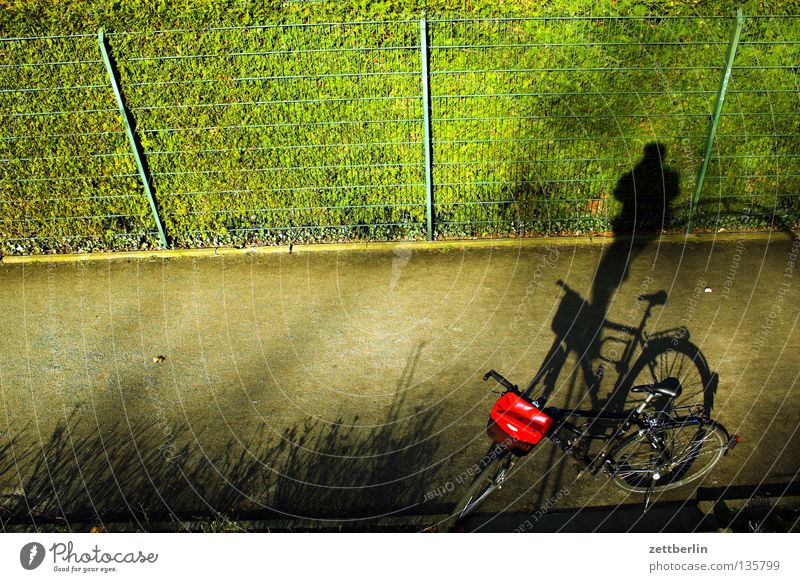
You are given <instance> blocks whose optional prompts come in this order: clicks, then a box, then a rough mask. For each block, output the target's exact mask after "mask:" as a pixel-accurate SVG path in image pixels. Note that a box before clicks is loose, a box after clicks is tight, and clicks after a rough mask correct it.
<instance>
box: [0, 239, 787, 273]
mask: <svg viewBox="0 0 800 582" xmlns="http://www.w3.org/2000/svg"><path fill="white" fill-rule="evenodd" d="M799 234H800V233H792V232H786V231H765V232H742V233H736V232H722V233H719V232H718V233H699V234H662V235H656V236H646V237H639V240H647V241H650V242H652V243H659V244H660V243H679V242H680V243H692V242H696V243H703V242H705V243H708V242H716V241H719V242H725V241H736V240H768V241H771V240H793V239H794V238H796V237H797V236H798V235H799ZM630 239H631V237H629V236H626V237H613V236H574V237H537V238H497V239H453V240H442V241H397V242H352V243H328V244H311V245H308V244H302V245H300V244H298V245H273V246H260V247H243V248H237V247H216V248H207V249H171V250H148V251H120V252H101V253H81V254H77V253H76V254H63V255H56V254H54V255H10V256H0V263H3V264H6V265H21V264H32V263H73V262H82V261H116V260H129V261H130V260H143V259H174V258H184V257H193V258H211V257H219V256H249V255H273V254H281V253H283V254H303V253H317V252H328V253H342V252H370V251H371V252H384V253H385V252H392V251H394V250H395V249H410V250H418V251H422V250H440V251H441V250H450V249H471V248H509V247H519V248H530V247H538V246H547V245H575V246H580V245H606V244H609V243H611V242H612V241H614V240H630Z"/></svg>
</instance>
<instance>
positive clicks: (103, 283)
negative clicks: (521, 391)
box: [0, 238, 800, 529]
mask: <svg viewBox="0 0 800 582" xmlns="http://www.w3.org/2000/svg"><path fill="white" fill-rule="evenodd" d="M799 248H800V243H798V242H797V241H795V242H794V243H793V242H792V241H790V240H786V239H785V238H782V239H780V240H773V241H771V242H770V241H768V240H750V239H746V240H745V239H743V240H740V241H738V242H737V241H735V240H732V241H725V242H720V241H716V242H714V241H711V240H710V241H709V242H703V243H689V244H680V243H668V244H663V243H662V244H658V243H657V242H651V243H650V244H647V245H634V246H633V247H631V246H630V244H629V243H624V242H619V243H618V244H617V245H616V246H615V248H614V249H613V251H609V248H608V246H602V245H596V244H595V245H583V246H580V245H575V244H558V245H555V244H553V245H547V244H546V243H543V244H541V245H539V246H522V247H504V248H480V249H478V248H464V249H445V250H408V249H397V250H395V251H394V252H331V253H294V254H291V255H289V254H288V253H285V254H276V255H253V256H239V257H230V256H228V257H215V258H179V259H163V258H159V259H150V260H126V261H119V262H117V261H109V262H96V263H95V262H88V263H58V264H55V263H54V264H36V265H33V264H27V265H2V266H0V337H2V338H3V341H2V343H0V397H1V398H2V400H0V411H1V412H0V496H1V497H0V520H4V521H5V522H6V523H7V522H9V521H16V522H25V521H26V520H27V521H31V520H33V521H34V522H36V523H48V522H54V523H60V524H63V525H64V526H65V527H69V525H70V523H71V522H75V521H88V522H104V521H108V520H113V519H132V520H133V521H134V523H135V524H137V525H138V526H140V527H142V528H144V529H146V528H147V527H148V523H152V522H155V521H160V522H163V521H174V522H180V521H181V520H185V519H189V518H191V517H202V518H204V519H213V518H214V516H215V515H218V514H224V515H232V516H239V517H240V518H244V517H248V518H253V517H263V516H274V517H295V516H297V517H304V518H307V519H311V520H321V521H320V523H324V524H327V525H330V524H336V523H345V522H349V524H350V526H351V527H352V526H353V525H354V524H358V523H365V524H367V523H369V522H368V521H366V520H369V519H374V518H377V517H380V516H391V515H403V514H413V515H424V514H430V515H435V514H441V513H447V512H448V511H449V509H450V508H451V507H452V504H453V503H455V501H456V499H457V498H458V496H459V494H460V492H462V491H463V490H464V488H465V487H466V486H467V484H468V482H469V479H470V475H471V473H472V471H473V467H474V465H475V463H476V462H478V461H479V459H480V458H481V457H482V455H483V454H484V452H485V451H486V449H487V447H488V445H489V441H488V439H487V437H486V436H485V427H486V420H487V417H488V412H489V409H490V407H491V403H492V402H493V400H494V398H496V394H494V393H493V392H492V390H494V389H495V386H492V385H490V384H488V383H484V382H482V381H481V378H482V376H483V374H484V373H485V372H486V371H487V370H489V369H490V368H494V369H496V370H498V371H500V372H501V373H503V374H504V375H506V376H507V377H508V378H509V379H511V380H512V381H513V382H516V383H519V384H526V383H527V382H528V381H529V380H530V379H531V377H532V376H533V375H534V373H535V372H536V370H537V369H539V367H540V366H541V365H542V363H543V360H545V359H546V355H547V353H548V350H549V349H550V347H551V345H553V342H554V339H555V338H556V337H563V334H567V337H572V336H574V337H575V338H576V339H575V340H574V341H572V340H570V341H568V342H567V344H568V346H569V351H568V353H567V354H566V356H564V358H562V359H560V360H559V361H558V362H557V363H558V364H559V367H558V368H557V369H551V373H550V374H549V375H548V376H547V379H546V380H545V381H543V384H542V385H543V386H546V388H547V389H548V390H549V392H550V393H551V396H550V404H554V405H558V406H581V407H584V408H592V407H595V408H596V407H598V406H603V404H606V405H609V403H611V402H613V403H614V406H622V403H621V402H620V401H619V395H618V394H615V393H614V385H615V381H616V378H617V377H618V375H619V374H623V375H624V374H626V373H629V372H630V370H631V369H633V368H635V366H634V361H635V360H636V354H634V355H633V357H632V358H631V359H630V361H628V362H627V363H625V362H623V363H622V364H615V363H614V361H615V359H616V360H619V358H620V354H621V352H622V349H621V346H622V344H621V343H619V341H616V340H613V339H612V340H609V341H607V342H605V343H604V344H603V347H602V348H601V349H600V351H599V353H597V352H595V351H593V350H594V348H592V347H591V346H593V345H595V344H593V343H592V342H588V343H587V341H585V338H586V337H591V336H592V335H593V334H594V333H595V332H597V331H598V330H599V333H600V334H601V336H602V337H603V338H606V337H617V338H622V337H623V336H624V337H627V338H630V337H632V336H631V333H635V330H636V328H637V326H638V324H639V322H640V320H641V318H642V315H643V314H644V309H645V307H646V302H643V301H637V297H638V295H640V294H642V293H650V294H653V293H655V292H657V291H660V290H665V291H666V292H667V293H668V297H669V299H668V300H667V303H666V305H663V306H655V307H653V309H652V315H651V317H650V319H649V320H648V322H647V325H646V330H647V331H648V332H649V333H651V334H653V333H655V334H656V335H655V337H664V338H666V341H670V340H671V338H674V337H676V334H682V333H683V332H682V331H681V330H682V328H685V329H686V330H688V338H687V337H684V336H681V338H680V341H682V342H683V341H688V342H691V344H692V345H694V346H696V348H697V349H698V350H699V352H700V354H701V355H700V356H697V358H701V359H704V361H705V362H707V366H708V374H714V375H713V376H711V384H712V385H713V386H712V388H710V389H709V388H708V387H706V390H705V391H703V389H702V387H701V389H700V390H699V391H698V390H692V389H691V388H688V389H687V392H686V394H685V395H684V397H683V398H684V401H685V403H691V402H692V401H703V400H704V399H705V400H706V404H708V405H711V406H713V413H712V416H714V417H715V418H717V419H718V420H720V421H721V422H722V423H723V424H725V425H726V426H727V428H728V429H729V430H730V431H731V432H732V433H733V432H735V433H738V434H740V435H741V436H742V442H741V443H740V445H739V446H738V447H737V448H736V449H734V451H733V452H732V453H731V454H730V455H728V456H726V457H725V458H723V460H722V461H721V462H720V464H719V465H718V467H716V468H715V469H714V470H713V471H712V472H711V473H710V474H709V475H708V476H707V477H706V478H705V479H704V480H703V481H702V482H701V483H700V484H699V485H700V486H701V487H703V488H704V489H705V490H714V491H719V492H720V495H724V492H725V490H726V488H727V487H729V486H736V487H754V486H758V485H761V484H765V483H766V484H772V485H776V486H778V488H780V486H781V485H782V484H786V485H789V484H791V483H792V482H794V481H795V480H796V479H797V475H798V469H800V453H798V445H799V444H800V437H799V436H798V426H800V398H799V397H798V390H800V387H798V376H799V375H800V334H798V317H800V301H798V299H800V262H798V261H797V259H798V256H797V255H798V252H797V251H798V249H799ZM609 252H611V253H612V254H611V255H609V254H608V253H609ZM604 253H605V258H604ZM624 266H627V267H628V270H627V271H625V269H624V268H623V267H624ZM558 280H563V281H565V282H566V283H567V284H568V285H569V286H570V287H571V288H572V289H574V290H575V291H576V292H577V293H578V294H579V297H580V298H585V299H587V300H589V302H588V303H587V304H585V305H582V304H581V301H582V299H580V298H576V296H574V295H569V296H568V299H566V300H562V298H563V297H564V291H563V290H562V288H561V287H560V286H558V285H557V284H556V282H557V281H558ZM620 281H622V282H621V283H620ZM601 306H602V307H601ZM606 308H607V316H608V319H609V320H611V321H614V322H617V323H618V324H619V325H618V327H617V328H616V329H611V328H608V327H603V328H600V327H599V326H600V324H599V323H598V322H599V321H600V320H602V318H600V320H598V318H597V313H598V312H600V311H605V310H606ZM659 330H672V331H667V332H666V333H664V334H663V335H660V334H658V333H656V332H658V331H659ZM587 332H588V336H587ZM628 332H631V333H628ZM557 333H558V334H562V335H561V336H559V335H557ZM684 335H685V334H684ZM580 338H583V340H581V339H580ZM653 341H654V340H651V343H652V342H653ZM614 346H616V348H615V347H614ZM576 350H577V351H576ZM587 350H588V351H587ZM615 352H616V354H615ZM637 353H638V352H637ZM581 359H583V360H584V361H589V362H590V366H589V368H590V369H591V371H592V372H596V370H597V368H598V367H600V366H602V367H603V368H604V371H605V375H604V376H603V377H602V380H601V381H600V384H598V385H597V387H596V389H595V390H593V391H589V390H588V388H589V386H588V384H587V382H588V381H587V379H586V377H585V375H584V373H583V371H582V367H581V366H580V365H579V361H580V360H581ZM551 363H553V362H551ZM704 373H705V372H699V371H697V368H696V367H695V368H692V366H688V368H686V369H685V370H683V369H681V370H679V372H678V374H679V375H681V374H684V375H685V376H686V381H687V384H692V382H697V378H698V377H701V376H703V374H704ZM642 374H645V372H644V371H643V372H642ZM623 400H625V398H623ZM694 496H695V487H693V486H688V487H684V488H681V489H678V490H675V491H671V492H668V493H665V494H664V495H662V496H660V497H657V499H656V501H657V502H658V503H668V504H671V505H669V506H670V507H674V506H678V507H679V506H680V505H681V502H682V501H683V500H688V499H692V498H693V497H694ZM639 502H640V497H639V496H637V495H635V494H629V493H626V492H625V491H623V490H621V489H619V488H617V487H615V486H614V485H613V484H612V483H611V482H610V481H609V480H608V479H606V478H605V477H600V478H599V479H597V480H593V479H591V478H587V477H585V476H584V477H580V478H578V475H577V472H576V471H575V470H574V469H573V468H572V463H571V462H566V461H564V460H563V459H562V458H561V456H560V454H557V453H556V452H555V448H554V447H553V446H552V445H551V444H550V443H547V442H543V443H542V444H541V445H540V446H539V447H537V448H536V449H535V450H534V452H533V453H531V454H530V455H529V456H527V457H526V458H525V459H524V460H523V462H522V463H521V464H520V468H519V470H518V472H517V473H516V474H515V475H514V476H513V479H510V480H509V481H507V484H506V485H505V486H504V487H503V489H502V490H501V491H499V492H497V493H496V494H495V495H493V496H492V497H491V498H490V499H488V500H487V502H486V504H485V506H484V507H483V510H484V511H485V513H486V515H488V516H490V517H491V516H493V515H509V514H515V515H520V514H521V515H526V514H528V515H535V512H536V511H541V509H542V508H543V507H548V508H549V510H550V511H555V510H556V509H559V510H565V509H576V508H593V507H615V506H617V505H620V504H624V505H627V504H633V503H639ZM676 504H677V505H676ZM678 513H679V510H675V512H674V514H675V515H677V514H678ZM592 523H593V522H592ZM356 527H357V526H356ZM365 527H366V526H365ZM573 527H574V526H573ZM586 527H588V528H590V529H594V526H590V525H587V526H586Z"/></svg>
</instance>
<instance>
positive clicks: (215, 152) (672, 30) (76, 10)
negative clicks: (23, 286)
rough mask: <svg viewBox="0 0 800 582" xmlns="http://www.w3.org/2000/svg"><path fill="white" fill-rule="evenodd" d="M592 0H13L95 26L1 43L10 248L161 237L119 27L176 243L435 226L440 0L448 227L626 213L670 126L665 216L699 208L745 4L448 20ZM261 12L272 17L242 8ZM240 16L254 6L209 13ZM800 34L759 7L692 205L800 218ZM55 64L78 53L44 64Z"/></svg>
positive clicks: (442, 166)
mask: <svg viewBox="0 0 800 582" xmlns="http://www.w3.org/2000/svg"><path fill="white" fill-rule="evenodd" d="M590 4H591V3H589V2H577V1H570V2H565V1H563V0H562V1H561V2H549V3H547V2H546V3H542V4H540V5H539V4H537V7H536V13H533V12H531V10H532V9H531V3H529V2H524V1H522V0H515V1H507V2H482V1H481V2H473V3H470V4H468V5H467V8H465V7H464V3H463V2H452V1H440V2H427V3H426V2H405V3H400V2H366V1H365V2H361V3H348V2H284V3H279V2H272V3H270V2H266V3H264V2H233V1H229V2H221V3H220V2H206V3H191V6H187V5H183V4H178V3H168V2H162V3H156V4H154V3H151V2H126V3H120V4H107V3H104V2H94V1H91V2H78V3H70V4H68V5H62V4H60V3H56V2H53V3H49V2H35V3H33V2H20V3H12V4H8V5H5V3H4V6H3V8H4V10H3V11H2V12H0V27H2V36H3V37H6V38H10V37H20V36H29V35H30V36H36V37H46V36H48V35H56V36H62V35H67V34H87V33H88V34H89V36H79V37H74V38H51V39H48V38H39V39H37V40H27V39H26V40H16V41H9V40H6V41H3V42H2V43H0V101H2V103H3V106H2V107H1V108H0V140H2V142H0V143H2V146H1V147H2V155H0V159H2V162H0V172H1V174H0V178H1V179H2V198H0V241H2V242H1V243H0V244H2V250H3V252H5V253H31V252H42V251H48V250H51V249H52V250H56V251H66V250H83V251H86V250H94V249H108V248H111V249H127V248H142V247H149V246H153V245H154V244H156V241H157V238H156V236H155V232H154V231H155V225H154V222H153V220H152V217H151V216H150V210H149V205H148V203H147V200H146V197H145V194H144V191H143V188H142V187H141V184H140V181H139V178H138V175H136V169H135V166H134V162H133V159H132V157H131V155H130V150H129V146H128V143H127V140H126V138H125V136H124V134H123V133H122V132H123V127H122V124H121V121H120V116H119V113H118V111H117V109H116V103H115V101H114V98H113V94H112V93H111V90H110V88H109V86H108V78H107V75H106V71H105V69H104V67H103V65H102V63H101V62H100V61H99V51H98V46H97V40H96V37H95V36H94V33H95V32H96V29H97V28H98V27H99V26H101V25H102V26H104V27H105V29H106V30H107V31H108V38H109V43H110V45H111V47H112V51H113V56H114V58H115V59H116V61H117V65H118V68H119V73H120V78H121V84H122V87H123V91H124V93H125V99H126V103H127V104H128V106H129V107H130V108H131V110H132V112H133V115H134V117H135V120H136V124H137V134H138V135H139V137H140V139H141V144H142V147H143V149H144V151H145V153H146V155H147V161H148V165H149V171H150V173H151V175H152V181H153V186H154V190H155V193H156V198H157V200H158V205H159V208H160V211H161V214H162V218H163V220H164V224H165V227H166V230H167V233H168V236H169V237H170V238H171V240H172V243H173V244H175V245H176V246H189V247H191V246H206V245H217V244H245V243H253V242H276V241H277V242H280V241H286V240H312V241H313V240H347V239H353V238H417V237H422V236H424V225H425V208H424V204H425V188H424V180H425V177H424V150H423V147H422V139H423V134H422V132H423V124H422V122H421V119H422V115H423V108H422V103H421V99H420V98H419V95H420V93H421V82H420V76H419V70H420V56H419V48H418V47H419V42H420V40H419V23H418V18H419V14H420V12H421V11H422V10H427V12H428V14H429V20H430V22H429V36H430V43H431V45H432V47H433V48H432V49H431V70H432V72H433V75H432V78H431V91H432V96H433V102H432V115H433V138H434V164H435V165H434V182H435V183H436V185H437V186H436V190H435V202H436V218H437V236H440V237H449V236H482V235H499V234H508V233H521V234H537V233H542V232H549V233H565V232H586V231H605V230H609V229H610V228H611V227H612V224H614V220H615V216H617V214H618V212H619V210H620V205H619V203H618V201H617V200H615V198H614V190H615V187H616V184H617V182H618V180H619V179H620V177H621V176H622V175H623V174H625V173H626V172H629V171H630V170H631V168H632V167H633V166H634V165H635V164H636V163H637V162H638V161H639V160H640V159H641V157H642V151H643V147H644V145H645V144H647V143H652V142H659V143H662V144H664V145H665V146H666V148H667V158H666V163H667V165H668V166H669V167H670V168H672V169H674V170H675V171H676V172H677V173H678V176H679V184H680V188H681V195H680V197H679V198H678V199H677V200H676V201H675V203H674V209H673V210H674V212H673V219H672V221H671V224H670V225H668V226H670V227H673V228H681V227H683V226H685V224H686V221H687V219H688V212H687V210H688V199H689V196H690V195H691V190H692V188H693V183H694V175H695V172H696V169H697V166H698V164H699V161H700V159H699V156H700V155H701V152H702V147H703V145H704V141H705V132H706V128H707V119H706V116H707V114H708V113H709V112H710V110H711V108H712V105H713V100H714V94H715V92H716V90H717V85H718V83H719V75H720V67H721V63H722V61H723V56H724V51H725V44H726V43H727V40H728V34H729V30H730V25H731V19H730V18H729V17H730V14H731V10H730V8H729V7H728V6H718V7H717V8H716V10H717V12H716V14H718V15H722V16H726V17H728V18H708V17H707V18H664V19H652V18H647V19H641V18H628V19H619V20H599V19H587V18H582V19H577V20H563V19H560V20H510V21H509V20H501V21H497V20H492V21H471V22H463V21H459V22H451V21H446V20H437V18H442V17H445V16H446V15H451V16H452V15H456V16H457V17H458V18H462V19H463V18H476V17H491V16H498V15H503V16H512V15H515V16H519V15H540V16H541V15H546V16H564V15H568V14H574V15H586V14H587V10H588V8H587V7H588V6H590ZM745 7H746V8H747V9H748V10H749V11H750V13H751V14H753V13H760V14H769V13H771V12H773V11H774V10H775V8H774V7H772V6H770V5H768V4H766V3H762V4H758V5H756V4H754V3H751V4H750V5H746V6H745ZM789 8H791V7H787V6H786V5H785V4H783V3H782V4H781V6H780V9H781V12H783V11H784V10H786V12H788V13H791V10H790V9H789ZM591 9H592V10H593V11H594V12H593V13H595V14H611V13H612V10H615V11H618V12H619V13H623V14H626V15H633V14H652V13H654V12H657V13H663V14H665V15H667V16H670V17H674V16H682V15H692V14H694V13H695V12H696V11H697V10H698V9H700V8H699V3H697V2H680V3H676V2H668V1H663V2H661V1H659V2H636V1H626V2H623V1H622V0H620V1H619V2H616V3H614V2H611V1H609V2H606V3H605V4H604V3H594V5H593V7H592V8H591ZM703 9H704V10H705V14H706V15H709V16H713V14H709V13H708V8H707V7H703ZM385 19H388V20H390V21H391V22H387V23H383V24H334V25H324V26H302V27H298V26H276V24H280V23H299V22H338V21H343V22H348V21H349V22H352V21H372V20H377V21H383V20H385ZM256 23H257V24H259V25H261V24H269V25H270V26H269V27H267V28H241V27H242V26H250V25H253V24H256ZM224 26H233V27H236V28H233V29H228V30H218V29H215V30H207V27H224ZM175 29H178V30H175ZM158 30H160V31H162V32H154V31H158ZM146 31H151V32H146ZM709 41H710V42H712V44H707V43H708V42H709ZM792 41H794V42H792ZM643 43H644V44H643ZM520 44H522V45H525V47H524V49H521V48H518V47H514V46H508V45H520ZM465 46H466V47H480V48H463V47H465ZM448 47H462V48H448ZM489 47H491V48H489ZM365 49H366V50H365ZM798 49H800V19H797V18H794V19H791V18H753V19H749V20H748V23H747V26H746V29H745V33H744V36H743V44H742V46H741V49H740V54H739V57H738V58H737V62H736V64H737V67H740V68H737V69H736V70H735V72H734V80H733V83H732V85H731V88H730V90H731V93H730V95H729V96H728V99H727V100H726V108H725V113H726V117H725V118H724V119H723V123H722V124H721V127H720V130H719V134H718V140H717V144H716V148H717V149H716V151H715V158H714V160H712V163H711V166H710V168H709V174H708V178H707V185H706V189H705V191H704V202H703V205H702V206H701V208H700V214H699V215H698V216H697V218H696V219H695V224H696V225H699V226H706V227H709V228H719V227H722V226H725V227H750V226H764V225H767V224H769V223H770V222H773V221H772V215H773V214H775V213H777V214H778V215H779V218H780V220H781V224H783V225H793V224H796V222H797V216H798V196H797V193H798V183H800V179H799V176H798V175H800V171H799V170H800V167H799V166H800V164H798V160H797V156H798V154H799V153H800V152H798V149H800V148H799V147H798V138H797V135H798V134H800V127H798V125H800V111H798V108H799V107H798V102H800V100H798V99H797V91H798V76H797V75H798V71H797V68H796V63H797V62H798V52H799V50H798ZM189 55H199V56H197V57H192V58H187V56H189ZM167 57H169V58H167ZM172 57H180V58H172ZM52 62H60V63H70V64H59V65H46V66H42V65H41V63H52ZM792 66H794V68H792ZM554 69H555V70H556V71H554ZM598 69H604V70H598ZM636 69H639V70H636ZM76 87H77V88H76ZM254 103H256V104H254ZM42 113H47V114H42Z"/></svg>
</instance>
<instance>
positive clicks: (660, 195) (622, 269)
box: [591, 142, 680, 319]
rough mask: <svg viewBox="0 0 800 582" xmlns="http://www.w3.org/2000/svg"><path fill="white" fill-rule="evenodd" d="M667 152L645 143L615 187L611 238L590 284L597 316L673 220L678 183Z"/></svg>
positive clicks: (592, 309) (600, 315) (659, 145)
mask: <svg viewBox="0 0 800 582" xmlns="http://www.w3.org/2000/svg"><path fill="white" fill-rule="evenodd" d="M666 156H667V148H666V146H665V145H664V144H661V143H658V142H654V143H649V144H647V145H646V146H645V147H644V152H643V155H642V159H641V160H640V161H639V162H638V163H637V164H636V166H635V167H634V168H633V170H632V171H630V172H628V173H626V174H624V175H623V176H622V177H621V178H620V179H619V181H618V182H617V185H616V187H615V188H614V198H615V199H616V200H617V202H618V203H619V204H620V205H621V208H620V210H619V212H618V214H617V215H616V217H615V218H614V220H613V221H612V232H613V235H614V240H613V241H612V243H611V244H610V245H609V246H608V248H607V249H606V250H605V252H604V253H603V257H602V259H601V260H600V263H599V264H598V266H597V272H596V273H595V278H594V284H593V286H592V301H591V312H592V314H593V315H594V316H595V317H597V318H600V319H603V318H605V316H606V313H607V311H608V308H609V305H610V303H611V301H612V300H613V296H614V293H615V292H616V290H617V288H618V287H619V286H620V285H622V284H623V283H624V282H625V281H626V280H627V279H628V277H629V275H630V266H631V263H632V262H633V261H635V260H636V258H637V257H638V256H639V255H640V254H641V252H642V251H643V250H644V249H645V248H646V247H647V246H648V244H650V242H651V240H652V238H653V236H656V235H658V234H659V233H660V232H661V231H662V230H663V229H664V228H666V227H667V226H669V225H670V224H671V222H672V203H673V201H674V200H675V199H676V198H678V196H679V195H680V187H679V178H678V173H677V172H676V171H674V170H672V169H670V168H669V166H667V165H666Z"/></svg>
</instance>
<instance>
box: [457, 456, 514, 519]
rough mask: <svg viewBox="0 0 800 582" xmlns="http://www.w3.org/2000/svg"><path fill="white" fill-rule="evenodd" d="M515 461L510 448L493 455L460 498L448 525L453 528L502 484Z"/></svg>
mask: <svg viewBox="0 0 800 582" xmlns="http://www.w3.org/2000/svg"><path fill="white" fill-rule="evenodd" d="M493 450H494V449H493ZM484 458H485V457H484ZM515 461H516V457H515V456H514V454H513V453H512V452H511V451H509V450H506V451H504V452H502V453H500V454H499V455H498V456H495V457H492V458H491V459H490V460H489V461H488V462H487V463H486V466H485V467H484V468H483V469H482V470H481V472H480V473H478V475H477V476H476V477H475V480H474V481H473V482H472V484H471V485H470V486H469V489H467V491H466V492H465V493H464V495H463V496H462V497H461V499H459V501H458V503H457V504H456V506H455V508H454V509H453V511H452V512H451V513H450V517H448V519H447V522H446V523H447V527H448V528H452V527H453V526H454V525H456V523H458V521H460V520H462V519H464V518H465V517H467V516H468V515H469V514H470V513H472V512H473V511H474V510H475V508H476V507H478V505H480V504H481V503H482V502H483V501H484V500H485V499H486V498H487V497H488V496H489V494H490V493H491V492H492V491H494V490H495V489H498V488H499V487H500V486H502V484H503V481H505V479H506V478H507V477H508V475H509V474H510V473H511V469H512V468H513V467H514V462H515Z"/></svg>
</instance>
